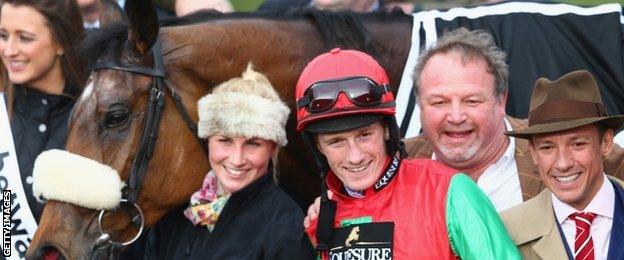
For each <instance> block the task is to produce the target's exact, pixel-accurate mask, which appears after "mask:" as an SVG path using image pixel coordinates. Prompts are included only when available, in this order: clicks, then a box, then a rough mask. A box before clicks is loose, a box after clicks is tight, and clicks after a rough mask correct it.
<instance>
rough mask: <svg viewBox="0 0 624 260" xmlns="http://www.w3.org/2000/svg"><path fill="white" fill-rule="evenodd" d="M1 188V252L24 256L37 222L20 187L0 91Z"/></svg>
mask: <svg viewBox="0 0 624 260" xmlns="http://www.w3.org/2000/svg"><path fill="white" fill-rule="evenodd" d="M0 189H1V190H2V255H0V258H2V257H6V258H8V259H24V258H25V256H26V250H27V249H28V245H30V241H31V240H32V238H33V235H34V234H35V231H36V230H37V222H36V221H35V218H34V217H33V215H32V213H31V212H30V207H28V201H27V200H26V194H24V188H23V187H22V179H21V178H20V172H19V167H18V165H17V156H16V154H15V146H14V144H13V135H12V134H11V125H10V123H9V117H8V114H7V110H6V105H5V102H4V95H3V93H0Z"/></svg>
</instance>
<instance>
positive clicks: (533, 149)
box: [529, 138, 537, 165]
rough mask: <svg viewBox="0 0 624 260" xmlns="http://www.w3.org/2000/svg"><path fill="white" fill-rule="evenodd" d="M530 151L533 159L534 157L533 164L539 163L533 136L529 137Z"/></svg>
mask: <svg viewBox="0 0 624 260" xmlns="http://www.w3.org/2000/svg"><path fill="white" fill-rule="evenodd" d="M529 151H531V159H533V164H535V165H537V152H535V146H534V145H533V138H529Z"/></svg>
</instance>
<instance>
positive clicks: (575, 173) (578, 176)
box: [530, 125, 613, 210]
mask: <svg viewBox="0 0 624 260" xmlns="http://www.w3.org/2000/svg"><path fill="white" fill-rule="evenodd" d="M612 148H613V131H612V130H610V129H609V130H607V131H606V132H605V134H604V137H603V138H602V140H601V139H600V134H599V131H598V128H597V127H596V126H595V125H587V126H582V127H577V128H573V129H571V130H566V131H562V132H556V133H548V134H539V135H533V136H532V140H531V145H530V149H531V155H532V157H533V162H534V163H535V164H537V167H538V169H539V172H540V176H541V178H542V181H543V182H544V184H546V187H548V189H550V191H552V192H553V193H554V194H555V196H557V198H558V199H559V200H561V201H563V202H565V203H566V204H568V205H570V206H572V207H574V208H575V209H577V210H583V209H585V207H586V206H587V204H589V202H590V201H591V200H592V199H593V198H594V196H595V195H596V193H597V192H598V190H599V189H600V187H601V186H602V182H603V180H604V177H603V176H604V173H603V166H602V160H603V159H604V158H605V157H606V156H607V154H608V153H609V152H611V149H612Z"/></svg>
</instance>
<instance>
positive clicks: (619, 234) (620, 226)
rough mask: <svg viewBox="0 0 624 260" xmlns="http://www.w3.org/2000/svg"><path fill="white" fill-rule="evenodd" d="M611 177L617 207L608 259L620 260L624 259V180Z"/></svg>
mask: <svg viewBox="0 0 624 260" xmlns="http://www.w3.org/2000/svg"><path fill="white" fill-rule="evenodd" d="M610 179H611V183H612V184H613V188H614V190H615V207H614V209H613V224H612V226H611V238H610V241H609V254H608V257H607V259H613V260H616V259H618V260H619V259H624V209H623V206H624V200H623V198H624V190H623V189H622V187H623V186H622V184H623V183H622V181H619V180H615V179H613V178H610Z"/></svg>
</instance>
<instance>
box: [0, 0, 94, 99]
mask: <svg viewBox="0 0 624 260" xmlns="http://www.w3.org/2000/svg"><path fill="white" fill-rule="evenodd" d="M0 3H1V4H2V5H4V4H11V5H14V6H29V7H32V8H34V9H35V10H37V12H39V13H41V14H42V15H43V16H44V17H45V19H46V23H47V26H48V28H50V32H51V33H52V37H53V39H54V41H55V42H56V43H57V44H58V45H59V46H60V47H61V48H62V49H63V55H61V68H62V71H63V77H64V78H65V81H66V82H67V86H70V87H71V88H72V89H67V90H65V92H68V93H71V94H72V95H78V94H80V92H81V90H82V87H83V86H84V83H85V80H86V77H87V71H85V66H84V61H83V59H82V58H81V57H79V56H78V54H77V52H78V44H79V43H80V42H81V41H82V40H83V39H84V37H85V30H84V28H83V23H82V16H81V14H80V9H79V8H78V4H77V3H76V0H2V1H0ZM0 15H1V14H0ZM2 69H5V68H4V67H3V68H2ZM0 74H3V76H6V73H0ZM0 83H1V84H3V85H4V86H2V87H0V90H2V89H4V90H5V91H6V92H7V96H8V98H7V100H9V108H10V109H9V110H11V108H12V99H13V98H12V92H13V91H12V88H13V86H11V85H12V84H10V83H9V80H7V79H6V78H3V79H1V80H0Z"/></svg>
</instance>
